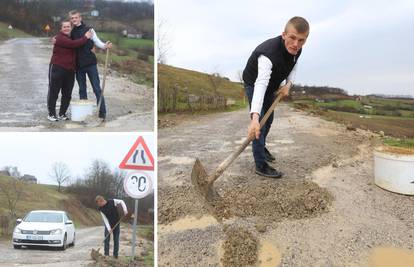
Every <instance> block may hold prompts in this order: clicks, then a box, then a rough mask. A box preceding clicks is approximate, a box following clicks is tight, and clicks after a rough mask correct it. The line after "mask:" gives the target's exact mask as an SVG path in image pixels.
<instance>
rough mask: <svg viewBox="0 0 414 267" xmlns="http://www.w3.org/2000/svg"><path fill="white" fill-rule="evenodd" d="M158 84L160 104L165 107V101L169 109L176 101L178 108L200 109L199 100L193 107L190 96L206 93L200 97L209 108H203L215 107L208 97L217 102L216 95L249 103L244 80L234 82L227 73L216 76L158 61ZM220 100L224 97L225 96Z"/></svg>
mask: <svg viewBox="0 0 414 267" xmlns="http://www.w3.org/2000/svg"><path fill="white" fill-rule="evenodd" d="M158 84H159V86H158V91H159V94H158V103H159V108H163V105H164V106H165V108H166V110H169V109H170V108H171V107H170V106H171V105H173V104H172V103H171V102H173V101H175V102H176V110H175V111H186V110H191V109H192V108H196V109H198V107H199V106H198V104H194V105H193V106H192V107H191V103H189V102H190V101H189V96H192V97H193V98H194V97H195V98H197V97H203V100H200V101H205V102H206V103H205V105H204V106H205V108H201V109H208V110H210V109H214V105H213V104H211V103H207V102H208V101H210V102H214V101H215V99H212V98H224V99H227V100H229V99H231V100H232V101H234V102H235V103H233V104H231V105H235V106H239V107H240V106H243V107H244V106H245V104H242V103H243V99H244V89H243V86H242V84H241V83H236V82H232V81H230V80H229V79H227V78H225V77H214V76H212V75H210V74H207V73H202V72H198V71H193V70H187V69H182V68H177V67H173V66H168V65H164V64H158ZM217 101H222V99H218V100H217ZM216 106H219V105H216ZM221 108H223V107H222V106H221ZM226 109H227V107H226ZM159 110H160V109H159ZM161 111H162V110H161Z"/></svg>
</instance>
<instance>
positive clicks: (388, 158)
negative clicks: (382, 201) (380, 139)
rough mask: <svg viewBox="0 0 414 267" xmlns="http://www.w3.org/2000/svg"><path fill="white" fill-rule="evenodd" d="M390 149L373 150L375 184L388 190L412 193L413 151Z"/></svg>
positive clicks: (413, 183)
mask: <svg viewBox="0 0 414 267" xmlns="http://www.w3.org/2000/svg"><path fill="white" fill-rule="evenodd" d="M406 152H407V153H405V152H404V150H400V151H399V150H398V149H396V150H391V149H387V148H386V147H380V148H377V149H376V150H375V151H374V167H375V184H376V185H378V186H379V187H381V188H384V189H386V190H388V191H391V192H395V193H400V194H404V195H414V152H412V153H411V151H409V150H407V151H406Z"/></svg>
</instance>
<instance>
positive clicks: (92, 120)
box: [85, 48, 109, 127]
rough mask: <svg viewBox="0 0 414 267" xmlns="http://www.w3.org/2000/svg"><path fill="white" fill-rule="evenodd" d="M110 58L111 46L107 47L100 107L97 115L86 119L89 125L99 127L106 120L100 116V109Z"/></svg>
mask: <svg viewBox="0 0 414 267" xmlns="http://www.w3.org/2000/svg"><path fill="white" fill-rule="evenodd" d="M108 59H109V48H107V49H106V56H105V68H104V75H103V81H102V88H101V96H100V97H99V101H98V107H97V109H96V113H97V114H96V117H92V116H89V117H88V118H86V119H85V121H86V123H87V125H88V126H89V127H97V126H99V125H100V124H101V123H102V122H103V121H104V120H103V119H101V118H99V110H100V109H101V105H102V99H103V96H104V90H105V82H106V75H107V72H108Z"/></svg>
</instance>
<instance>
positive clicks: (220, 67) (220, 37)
mask: <svg viewBox="0 0 414 267" xmlns="http://www.w3.org/2000/svg"><path fill="white" fill-rule="evenodd" d="M156 7H157V8H158V18H159V19H162V20H164V21H166V26H165V27H164V28H161V31H167V32H169V36H170V37H169V40H170V42H171V45H172V47H171V53H170V56H169V57H168V58H167V64H170V65H174V66H179V67H183V68H188V69H193V70H198V71H203V72H209V73H211V72H216V71H218V72H220V73H221V74H222V75H225V76H227V77H229V78H231V79H232V80H237V71H239V70H242V69H243V68H244V66H245V64H246V62H247V59H248V57H249V55H250V53H251V52H252V51H253V49H254V48H255V47H256V46H257V45H258V44H260V43H261V42H263V41H264V40H266V39H269V38H272V37H274V36H277V35H280V34H281V32H282V31H283V28H284V25H285V23H286V21H287V20H289V18H291V17H293V16H296V15H297V16H303V17H305V18H306V19H307V20H308V21H309V23H310V27H311V31H310V36H309V38H308V40H307V43H306V45H305V47H304V49H303V53H302V56H301V58H300V59H299V66H298V73H297V76H296V82H297V83H301V84H307V85H329V86H336V87H341V88H343V89H345V90H347V91H348V92H349V93H351V94H352V93H357V94H370V93H384V94H410V95H414V75H413V73H414V53H413V52H412V47H413V44H414V34H413V26H414V1H410V0H405V1H404V0H395V1H384V0H370V1H356V0H351V1H328V0H316V1H310V0H309V1H294V0H291V1H275V0H259V1H240V0H237V1H236V0H226V1H219V0H211V1H194V0H174V1H169V0H158V1H157V5H156Z"/></svg>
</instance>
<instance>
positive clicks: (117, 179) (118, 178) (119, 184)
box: [113, 169, 127, 198]
mask: <svg viewBox="0 0 414 267" xmlns="http://www.w3.org/2000/svg"><path fill="white" fill-rule="evenodd" d="M126 175H127V172H126V171H124V170H121V169H115V171H114V174H113V176H114V183H115V185H114V187H115V192H114V193H115V196H117V197H119V198H123V197H125V196H126V195H125V192H124V179H125V177H126Z"/></svg>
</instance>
